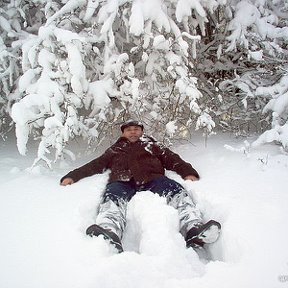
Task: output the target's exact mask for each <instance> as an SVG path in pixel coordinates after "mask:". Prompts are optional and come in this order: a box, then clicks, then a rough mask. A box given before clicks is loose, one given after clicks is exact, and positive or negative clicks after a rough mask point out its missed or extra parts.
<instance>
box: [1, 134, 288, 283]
mask: <svg viewBox="0 0 288 288" xmlns="http://www.w3.org/2000/svg"><path fill="white" fill-rule="evenodd" d="M248 141H249V139H248ZM251 142H252V139H251ZM225 145H229V146H226V147H224V146H225ZM243 147H246V148H245V149H242V148H243ZM238 148H239V150H237V149H238ZM0 149H1V150H0V175H1V184H0V221H1V223H0V224H1V225H0V229H1V237H0V249H1V257H0V287H1V288H20V287H21V288H26V287H27V288H28V287H29V288H46V287H47V288H58V287H59V288H66V287H67V288H68V287H69V288H74V287H75V288H76V287H77V288H78V287H79V288H80V287H81V288H90V287H99V288H100V287H101V288H113V287H117V288H129V287H131V288H132V287H133V288H135V287H139V288H141V287H143V288H144V287H145V288H147V287H149V288H156V287H157V288H172V287H173V288H176V287H177V288H188V287H189V288H190V287H197V288H199V287H201V288H202V287H203V288H204V287H205V288H206V287H221V288H223V287H229V288H230V287H239V288H243V287H251V288H252V287H253V288H255V287H262V288H263V287H264V288H266V287H267V288H273V287H288V249H287V243H288V231H287V230H288V229H287V222H286V221H287V219H288V209H287V207H288V189H287V175H288V174H287V171H288V156H287V155H284V154H283V153H281V152H280V150H279V148H278V147H277V146H276V145H265V146H260V147H254V148H249V147H248V146H247V143H246V145H245V143H244V140H243V139H235V138H230V137H229V136H228V135H223V134H219V135H216V136H212V137H211V138H209V140H208V143H207V146H206V147H205V145H204V141H203V138H201V137H200V136H198V135H195V136H194V137H193V139H192V140H191V143H187V142H186V143H182V144H181V143H178V144H177V145H175V146H174V147H173V148H172V150H174V151H176V152H178V153H179V154H180V155H181V156H182V157H183V158H184V159H185V160H187V161H190V162H191V163H192V165H193V166H194V167H195V168H196V169H197V170H198V171H199V173H200V175H201V176H202V178H201V180H200V181H198V182H188V181H183V180H181V179H180V178H179V176H178V175H175V174H174V173H172V172H168V175H169V176H170V177H174V178H175V179H176V180H179V181H180V182H181V183H182V184H183V185H184V186H185V188H187V189H188V190H189V191H191V193H192V194H193V196H194V198H195V200H196V201H197V203H198V204H199V206H200V208H201V210H202V211H203V213H204V216H205V218H206V219H210V218H213V219H215V220H218V221H220V222H221V223H222V226H223V230H222V234H221V237H220V239H219V241H218V242H217V243H215V244H213V245H211V246H210V249H209V252H210V254H211V257H212V259H213V260H212V261H210V262H209V263H205V261H201V260H199V259H198V256H197V254H196V253H195V252H194V251H193V250H192V249H188V250H187V249H186V248H185V243H184V240H183V239H182V237H181V236H180V234H179V233H178V232H177V228H178V227H177V225H178V223H177V213H176V211H175V210H174V209H173V208H172V207H170V206H167V205H166V204H165V201H164V199H162V198H160V197H158V196H156V195H154V194H152V193H150V192H148V191H147V192H141V193H138V194H137V195H136V196H135V197H134V198H133V199H132V201H131V202H130V203H129V207H128V225H127V231H126V234H125V236H124V239H123V244H124V248H125V250H126V252H124V253H122V254H115V253H114V252H113V249H112V248H111V247H109V246H108V245H107V244H106V242H105V241H104V240H103V239H102V238H100V237H99V238H93V239H92V238H90V237H87V236H86V235H85V229H86V227H87V226H88V225H90V224H92V223H93V219H94V218H95V215H96V207H97V205H98V203H99V200H100V195H101V193H102V192H103V189H104V186H105V181H106V180H107V174H104V175H96V176H93V177H90V178H86V179H83V180H81V181H79V182H78V183H75V184H74V185H71V186H66V187H62V186H60V185H59V179H60V178H61V176H63V175H64V174H66V173H67V172H68V171H70V170H71V169H73V168H75V167H78V166H80V165H82V164H84V163H86V162H87V161H89V160H91V159H93V158H94V156H96V155H97V154H98V153H95V155H86V156H83V157H81V158H78V159H77V161H75V162H73V163H71V162H70V163H68V162H66V163H61V165H59V166H57V167H56V168H55V169H54V170H53V171H51V170H48V169H43V168H39V167H36V168H34V169H33V170H31V169H26V168H27V167H28V166H30V165H31V164H32V163H33V157H34V156H32V154H33V153H34V152H35V151H33V149H32V152H33V153H31V154H29V155H30V156H29V155H28V156H27V157H23V156H19V154H18V153H17V151H16V147H15V145H14V144H12V143H9V142H1V143H0ZM78 149H79V151H80V150H81V149H82V148H81V146H79V147H78ZM33 155H34V154H33Z"/></svg>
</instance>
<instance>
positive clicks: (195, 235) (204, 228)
mask: <svg viewBox="0 0 288 288" xmlns="http://www.w3.org/2000/svg"><path fill="white" fill-rule="evenodd" d="M220 231H221V224H220V223H218V222H217V221H214V220H210V221H208V222H207V223H206V224H196V225H195V226H194V227H192V228H191V229H190V230H189V231H188V232H187V234H186V237H185V240H186V247H194V248H195V247H199V246H200V247H203V245H204V244H211V243H214V242H215V241H217V239H218V238H219V235H220Z"/></svg>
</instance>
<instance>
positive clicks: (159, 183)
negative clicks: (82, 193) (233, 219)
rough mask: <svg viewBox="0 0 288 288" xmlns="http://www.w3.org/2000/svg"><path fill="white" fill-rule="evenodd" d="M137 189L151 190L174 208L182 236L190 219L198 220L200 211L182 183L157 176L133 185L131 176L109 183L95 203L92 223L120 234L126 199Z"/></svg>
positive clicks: (137, 190)
mask: <svg viewBox="0 0 288 288" xmlns="http://www.w3.org/2000/svg"><path fill="white" fill-rule="evenodd" d="M139 191H151V192H153V193H157V194H158V195H160V196H163V197H166V199H167V203H168V204H169V205H171V206H173V207H174V208H175V209H177V210H178V215H179V230H180V232H181V233H182V234H183V236H185V234H186V232H187V229H188V228H189V227H191V225H192V224H193V223H199V222H202V216H201V212H200V211H199V210H198V208H197V207H196V205H195V204H194V202H193V200H192V198H191V196H190V195H189V194H188V193H187V191H186V190H185V189H184V188H183V186H182V185H180V184H179V183H178V182H176V181H174V180H172V179H170V178H168V177H166V176H161V177H157V178H155V179H153V180H152V181H149V182H148V183H145V184H143V185H136V183H135V181H134V180H130V181H128V182H124V181H116V182H112V183H109V184H108V185H107V186H106V190H105V192H104V195H103V199H102V202H101V204H100V206H99V211H98V216H97V218H96V224H98V225H100V226H101V227H103V228H105V229H109V230H111V231H113V232H114V233H116V234H117V235H118V237H119V238H121V237H122V235H123V231H124V229H125V226H126V208H127V203H128V202H129V201H130V200H131V198H132V197H133V196H134V195H135V194H136V192H139Z"/></svg>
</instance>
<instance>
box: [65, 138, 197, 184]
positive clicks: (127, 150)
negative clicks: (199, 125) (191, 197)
mask: <svg viewBox="0 0 288 288" xmlns="http://www.w3.org/2000/svg"><path fill="white" fill-rule="evenodd" d="M107 169H110V170H111V173H110V178H109V182H114V181H129V180H130V179H131V178H132V177H133V178H134V180H135V181H136V183H137V185H140V184H144V183H147V182H149V181H150V180H152V179H154V178H156V177H159V176H162V175H164V173H165V169H167V170H172V171H175V172H176V173H178V174H179V175H180V176H182V177H183V178H184V177H186V176H188V175H194V176H196V177H197V178H199V174H198V173H197V171H196V170H195V169H194V168H193V167H192V166H191V164H189V163H187V162H185V161H183V160H182V159H181V158H180V156H179V155H177V154H175V153H173V152H172V151H171V150H169V149H168V148H165V147H164V146H163V145H161V144H159V143H157V142H156V141H155V140H154V139H152V138H150V137H147V136H142V137H141V138H140V139H139V140H138V141H137V142H135V143H132V142H129V141H128V140H127V139H126V138H124V137H121V138H119V139H118V141H117V142H116V143H115V144H114V145H112V146H111V147H110V148H108V149H107V150H106V151H105V153H104V154H103V155H102V156H100V157H98V158H96V159H94V160H92V161H91V162H89V163H88V164H86V165H84V166H82V167H80V168H78V169H75V170H73V171H71V172H69V173H68V174H67V175H65V176H64V177H63V178H62V179H61V181H62V180H63V179H64V178H68V177H70V178H72V179H73V180H74V182H77V181H78V180H80V179H82V178H84V177H87V176H91V175H94V174H99V173H103V172H104V171H106V170H107Z"/></svg>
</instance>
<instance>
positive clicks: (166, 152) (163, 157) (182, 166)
mask: <svg viewBox="0 0 288 288" xmlns="http://www.w3.org/2000/svg"><path fill="white" fill-rule="evenodd" d="M159 149H160V151H161V152H160V154H159V157H158V158H159V159H160V161H161V163H162V165H163V166H164V168H165V169H167V170H172V171H174V172H176V173H177V174H179V175H180V176H181V177H182V178H185V177H186V176H189V175H194V176H195V177H197V178H198V179H199V178H200V176H199V174H198V172H197V171H196V170H195V169H194V168H193V167H192V165H191V164H190V163H187V162H185V161H184V160H183V159H182V158H181V157H180V156H179V155H178V154H176V153H174V152H172V151H171V150H170V149H168V148H166V147H163V148H162V147H159Z"/></svg>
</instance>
